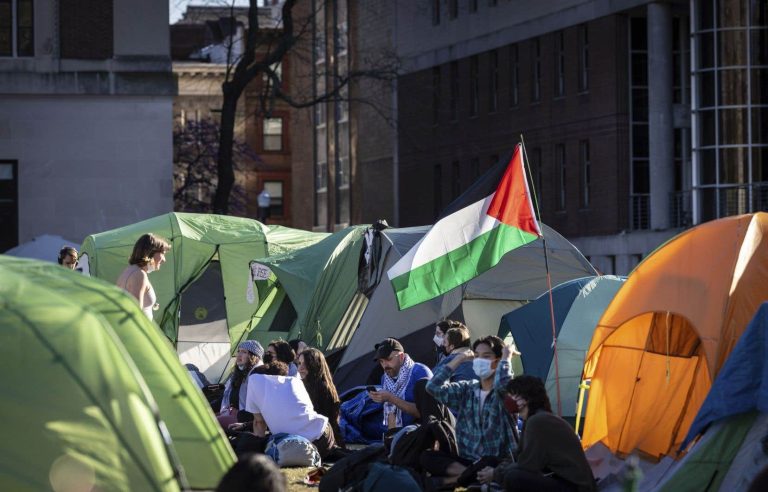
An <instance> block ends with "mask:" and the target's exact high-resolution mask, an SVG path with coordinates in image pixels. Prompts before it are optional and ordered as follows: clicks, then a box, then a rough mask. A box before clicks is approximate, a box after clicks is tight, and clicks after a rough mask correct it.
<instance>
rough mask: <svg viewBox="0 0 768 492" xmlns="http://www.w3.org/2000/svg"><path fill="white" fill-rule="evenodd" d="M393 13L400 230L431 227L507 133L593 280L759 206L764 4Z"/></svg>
mask: <svg viewBox="0 0 768 492" xmlns="http://www.w3.org/2000/svg"><path fill="white" fill-rule="evenodd" d="M398 6H399V9H400V11H399V15H397V16H396V20H395V26H394V29H396V32H397V33H398V37H397V41H396V46H397V52H398V55H399V56H400V57H401V59H402V60H403V64H404V67H405V73H404V75H403V76H402V77H401V78H400V80H399V81H398V87H397V106H398V108H397V112H398V115H399V121H398V122H399V130H400V131H399V139H398V146H397V151H396V152H397V154H398V157H397V159H398V160H399V164H398V180H397V183H398V186H397V188H398V196H399V201H398V202H399V208H400V213H399V217H400V220H399V224H400V225H416V224H421V223H429V222H431V221H432V220H434V218H435V217H437V216H438V214H439V212H440V210H442V208H443V207H444V206H445V205H446V204H447V203H448V202H450V200H451V199H452V198H454V197H456V196H457V195H459V194H460V193H461V191H463V190H464V189H465V188H466V187H467V186H468V185H469V184H470V183H472V181H473V180H474V179H475V178H476V177H477V176H478V175H479V174H480V173H481V172H482V171H483V170H484V169H486V168H487V167H488V166H490V165H491V164H492V163H493V162H495V161H496V160H497V158H498V156H501V155H503V154H504V153H505V152H506V151H509V150H511V149H512V148H513V146H514V145H515V144H516V143H517V142H518V141H519V135H520V133H524V137H525V141H526V147H527V150H528V155H529V158H530V161H531V165H532V183H533V184H534V187H535V189H536V190H537V194H538V195H539V197H540V208H541V216H542V219H543V221H544V222H546V223H547V224H549V225H550V226H552V227H554V228H555V229H556V230H558V231H559V232H561V233H562V234H564V235H565V236H566V237H568V239H570V240H571V241H573V242H574V243H575V244H576V245H577V246H578V247H579V248H580V249H581V251H582V252H583V253H584V254H585V255H586V256H587V257H588V258H590V259H591V260H592V262H593V263H594V264H595V266H597V267H598V268H599V269H600V270H601V271H603V272H606V273H620V274H626V273H628V272H629V271H630V270H631V268H632V267H633V266H634V265H635V264H637V263H638V262H639V261H640V259H641V258H642V257H644V256H645V255H647V254H648V253H649V252H650V251H652V250H653V249H655V248H656V247H657V246H658V245H659V244H661V243H662V242H663V241H664V240H666V239H668V238H669V237H671V236H672V235H674V234H676V233H677V232H679V231H680V230H682V229H683V228H685V227H689V226H691V225H693V224H696V223H699V222H702V221H704V220H711V219H713V218H717V217H722V216H726V215H731V214H735V213H745V212H749V211H756V210H765V209H766V208H768V202H766V199H765V197H766V193H765V192H764V190H765V189H766V188H765V181H764V176H765V169H766V168H767V167H766V162H767V159H766V157H767V153H766V152H768V145H767V144H766V142H765V138H766V135H768V132H766V123H765V121H766V119H765V115H766V109H765V106H766V101H765V96H764V91H763V90H762V87H764V86H765V80H763V79H764V78H765V69H766V67H767V66H768V65H766V60H765V56H766V51H768V48H766V46H768V42H766V41H768V24H767V23H766V9H768V7H766V4H765V3H764V2H748V3H744V2H738V1H735V0H733V1H730V0H723V1H713V0H699V1H694V2H688V1H665V2H648V1H635V0H624V1H622V0H619V1H614V2H601V1H591V0H570V1H567V2H534V1H525V2H501V1H500V2H484V1H469V2H457V1H453V0H434V1H429V2H427V1H422V2H413V3H411V4H404V3H402V2H398ZM692 34H693V35H692ZM716 94H720V96H719V97H715V95H716Z"/></svg>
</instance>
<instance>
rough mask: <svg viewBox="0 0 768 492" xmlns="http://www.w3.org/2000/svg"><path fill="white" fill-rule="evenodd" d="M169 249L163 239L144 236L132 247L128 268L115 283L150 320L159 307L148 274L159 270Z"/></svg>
mask: <svg viewBox="0 0 768 492" xmlns="http://www.w3.org/2000/svg"><path fill="white" fill-rule="evenodd" d="M170 249H171V245H170V244H169V243H168V241H166V240H165V239H163V238H161V237H159V236H156V235H154V234H144V235H143V236H141V237H140V238H139V239H138V240H137V241H136V244H134V245H133V252H132V253H131V257H130V258H129V259H128V267H127V268H126V269H125V270H123V273H121V274H120V276H119V277H118V278H117V282H115V283H116V285H117V286H118V287H120V288H122V289H123V290H125V291H126V292H128V293H129V294H131V295H132V296H133V297H135V298H136V300H138V301H139V307H140V308H141V310H142V312H143V313H144V314H145V315H146V317H147V318H149V319H150V320H152V318H153V317H154V316H153V311H155V310H157V309H158V308H159V307H160V306H159V304H157V295H156V294H155V289H153V288H152V284H151V283H150V282H149V274H150V273H152V272H154V271H157V270H159V269H160V266H161V265H162V264H163V263H165V253H167V252H168V251H169V250H170Z"/></svg>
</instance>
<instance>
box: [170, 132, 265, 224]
mask: <svg viewBox="0 0 768 492" xmlns="http://www.w3.org/2000/svg"><path fill="white" fill-rule="evenodd" d="M219 135H220V132H219V125H218V123H216V122H215V121H213V120H212V119H209V118H206V119H202V120H199V121H186V122H185V123H184V124H183V125H176V127H175V128H174V130H173V155H174V167H173V183H174V186H173V205H174V210H176V211H177V212H198V213H211V212H213V200H212V198H213V196H214V190H215V189H216V187H217V184H218V183H217V177H216V173H217V166H216V162H217V158H218V155H219ZM258 161H259V156H258V155H257V154H256V153H255V152H254V151H253V149H251V147H250V146H249V145H248V144H246V143H245V142H241V141H239V140H236V139H233V142H232V169H233V174H235V173H239V174H240V175H241V177H242V176H243V175H244V173H245V171H246V169H247V168H248V167H249V166H252V165H253V164H255V163H256V162H258ZM246 205H247V204H246V191H245V188H244V186H243V179H240V180H234V183H233V186H232V190H231V193H230V197H229V212H230V213H231V214H232V215H239V216H243V217H246V216H247V215H248V214H247V206H246Z"/></svg>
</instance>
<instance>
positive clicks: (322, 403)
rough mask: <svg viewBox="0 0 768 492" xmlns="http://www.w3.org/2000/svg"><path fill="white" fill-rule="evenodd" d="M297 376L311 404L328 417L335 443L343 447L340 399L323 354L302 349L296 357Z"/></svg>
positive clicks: (314, 350)
mask: <svg viewBox="0 0 768 492" xmlns="http://www.w3.org/2000/svg"><path fill="white" fill-rule="evenodd" d="M298 360H299V377H300V378H301V379H302V381H304V387H305V388H306V389H307V393H309V399H310V400H312V406H314V407H315V410H316V411H317V413H319V414H320V415H325V416H326V417H328V422H329V423H330V425H331V429H333V437H334V440H335V441H336V445H337V446H340V447H344V437H343V436H342V435H341V429H340V428H339V411H340V408H341V399H340V398H339V394H338V392H337V391H336V386H335V385H334V384H333V377H332V376H331V370H330V368H329V367H328V363H327V362H326V360H325V356H324V355H323V353H322V352H320V351H319V350H318V349H316V348H308V349H305V350H304V351H302V352H301V353H300V354H299V357H298Z"/></svg>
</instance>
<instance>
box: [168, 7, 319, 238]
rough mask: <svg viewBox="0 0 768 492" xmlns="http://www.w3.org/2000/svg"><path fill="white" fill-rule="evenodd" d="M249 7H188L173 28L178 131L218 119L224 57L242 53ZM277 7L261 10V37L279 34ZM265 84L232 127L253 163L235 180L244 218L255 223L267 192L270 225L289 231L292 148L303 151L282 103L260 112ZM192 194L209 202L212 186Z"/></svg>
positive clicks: (250, 91) (286, 65)
mask: <svg viewBox="0 0 768 492" xmlns="http://www.w3.org/2000/svg"><path fill="white" fill-rule="evenodd" d="M247 12H248V8H247V7H238V8H235V9H234V10H233V11H232V13H233V14H234V16H232V15H231V14H232V13H231V12H230V9H229V8H224V7H215V6H214V7H210V6H189V7H188V8H187V11H186V12H185V13H184V16H183V18H182V19H181V20H179V21H178V22H177V23H176V24H174V25H172V26H171V39H172V43H171V51H172V53H173V56H174V61H173V71H174V74H175V75H176V78H177V80H178V84H179V93H178V96H177V97H176V98H175V99H174V120H175V124H176V125H177V128H183V127H185V125H188V124H189V123H190V122H199V121H202V120H209V121H211V122H218V120H219V119H220V117H221V113H220V111H221V104H222V96H221V84H222V82H223V81H224V77H225V73H226V70H227V53H228V49H229V47H230V45H231V47H232V54H231V58H230V59H236V58H237V57H238V56H239V54H240V53H242V50H243V49H244V44H245V41H244V36H245V30H246V29H247V21H248V16H247ZM279 13H280V10H279V7H277V6H275V7H260V8H259V24H260V26H261V27H262V29H263V30H264V32H269V31H270V30H274V31H275V33H277V32H278V31H277V26H278V23H277V19H279ZM291 56H292V55H290V54H289V56H288V57H286V59H285V60H284V61H283V63H282V64H281V66H280V76H281V83H282V84H283V89H284V90H286V91H289V90H290V85H291V83H292V80H293V78H294V76H293V74H292V70H293V69H294V63H293V62H292V60H291ZM263 84H264V80H262V79H261V78H259V79H256V80H253V81H252V82H251V83H250V84H249V86H248V87H247V88H246V91H245V93H244V94H243V97H242V98H241V100H240V101H239V104H238V111H237V115H236V121H235V136H236V138H237V139H238V140H239V141H241V142H245V143H246V144H247V145H249V146H250V148H251V149H252V150H253V154H254V155H253V158H251V157H250V156H246V157H245V158H244V165H243V172H242V173H240V172H238V173H236V180H237V181H238V182H239V183H240V184H241V185H242V186H243V187H244V189H245V192H246V199H245V202H246V203H245V206H246V209H245V215H246V216H248V217H252V218H257V217H258V203H257V196H258V195H259V193H260V192H261V191H262V190H264V189H266V190H267V191H268V192H269V194H270V199H271V206H270V217H269V219H268V222H269V223H271V224H281V225H289V226H290V225H293V224H294V220H293V217H292V215H293V212H292V211H293V209H294V208H293V207H292V202H291V197H292V182H291V181H292V180H291V166H292V163H293V157H292V146H305V145H307V144H306V143H302V141H301V138H298V139H295V138H292V132H291V129H292V128H293V127H294V122H293V120H294V110H293V109H292V108H290V106H288V105H287V104H286V103H284V102H281V101H276V104H275V107H274V109H273V110H272V112H271V114H270V115H269V117H265V116H264V115H263V114H262V112H261V109H262V108H261V103H260V99H259V98H260V96H261V93H262V90H263ZM204 188H205V189H196V190H191V192H194V193H199V194H200V195H203V196H205V197H206V199H207V200H210V199H211V198H212V196H213V192H214V191H215V187H214V186H213V185H210V186H205V187H204Z"/></svg>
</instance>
